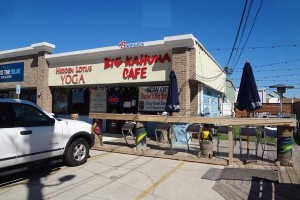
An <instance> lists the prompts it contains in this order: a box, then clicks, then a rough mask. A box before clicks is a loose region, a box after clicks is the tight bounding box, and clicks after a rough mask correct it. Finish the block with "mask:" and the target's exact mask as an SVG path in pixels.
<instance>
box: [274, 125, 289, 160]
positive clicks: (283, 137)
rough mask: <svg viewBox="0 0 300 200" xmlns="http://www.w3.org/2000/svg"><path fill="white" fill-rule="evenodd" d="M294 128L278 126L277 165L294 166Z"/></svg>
mask: <svg viewBox="0 0 300 200" xmlns="http://www.w3.org/2000/svg"><path fill="white" fill-rule="evenodd" d="M292 147H293V127H290V126H277V160H276V162H275V164H276V165H283V166H293V161H292V159H293V157H292Z"/></svg>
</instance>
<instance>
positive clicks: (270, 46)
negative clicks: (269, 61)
mask: <svg viewBox="0 0 300 200" xmlns="http://www.w3.org/2000/svg"><path fill="white" fill-rule="evenodd" d="M298 46H300V44H277V45H269V46H249V47H244V49H252V50H255V49H276V48H282V47H293V48H296V47H298ZM231 49H232V48H230V47H222V48H208V49H207V50H208V51H216V50H217V51H225V50H231ZM239 49H242V48H235V49H234V51H237V50H239Z"/></svg>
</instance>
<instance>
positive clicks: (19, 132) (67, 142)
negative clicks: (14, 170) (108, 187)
mask: <svg viewBox="0 0 300 200" xmlns="http://www.w3.org/2000/svg"><path fill="white" fill-rule="evenodd" d="M90 131H91V124H88V123H86V122H82V121H77V120H70V119H56V118H54V117H53V116H52V115H51V114H49V113H47V112H45V111H43V110H42V109H41V108H40V107H38V106H37V105H36V104H34V103H32V102H29V101H25V100H17V99H9V98H0V152H1V154H0V168H5V167H10V166H15V165H20V164H24V163H29V162H32V161H37V160H42V159H47V158H54V157H62V158H64V160H65V162H66V164H68V165H70V166H77V165H81V164H83V163H85V162H86V160H87V157H88V155H89V149H90V148H91V147H92V145H93V140H92V138H91V134H90Z"/></svg>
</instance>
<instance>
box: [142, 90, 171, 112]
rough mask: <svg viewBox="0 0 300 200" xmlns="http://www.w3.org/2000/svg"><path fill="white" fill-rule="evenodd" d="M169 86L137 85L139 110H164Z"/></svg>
mask: <svg viewBox="0 0 300 200" xmlns="http://www.w3.org/2000/svg"><path fill="white" fill-rule="evenodd" d="M168 88H169V86H149V87H139V102H138V110H139V111H164V110H165V107H166V102H167V97H168Z"/></svg>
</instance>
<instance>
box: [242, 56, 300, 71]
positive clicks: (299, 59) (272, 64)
mask: <svg viewBox="0 0 300 200" xmlns="http://www.w3.org/2000/svg"><path fill="white" fill-rule="evenodd" d="M299 61H300V58H298V59H294V60H288V61H282V62H276V63H269V64H263V65H255V66H253V67H252V68H258V67H265V66H274V65H280V64H288V63H292V62H299ZM237 69H243V68H242V67H240V68H237Z"/></svg>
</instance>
